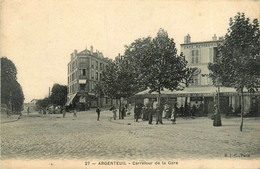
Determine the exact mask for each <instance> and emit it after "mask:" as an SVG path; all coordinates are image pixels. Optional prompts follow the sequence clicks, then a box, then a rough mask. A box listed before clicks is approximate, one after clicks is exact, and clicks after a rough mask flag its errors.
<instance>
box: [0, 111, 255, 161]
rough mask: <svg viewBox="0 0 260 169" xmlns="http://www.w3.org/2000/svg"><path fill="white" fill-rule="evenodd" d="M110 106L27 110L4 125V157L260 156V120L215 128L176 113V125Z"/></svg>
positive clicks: (233, 121) (226, 122) (206, 121)
mask: <svg viewBox="0 0 260 169" xmlns="http://www.w3.org/2000/svg"><path fill="white" fill-rule="evenodd" d="M111 117H112V113H111V112H110V111H102V112H101V120H100V121H97V120H96V113H95V112H94V111H87V112H79V113H78V117H77V118H74V117H73V115H72V114H66V117H65V118H62V115H61V114H58V115H47V116H42V115H38V114H31V115H29V116H27V115H24V116H22V117H21V119H19V120H18V121H15V122H11V123H3V124H1V151H2V152H1V153H2V159H84V160H86V159H174V158H175V159H176V158H179V159H182V158H185V159H199V158H209V159H210V158H225V154H226V155H229V156H230V155H235V154H237V155H241V153H242V154H243V155H246V156H247V155H250V157H244V158H247V159H255V158H259V157H260V144H259V143H260V119H259V118H247V119H245V121H244V131H243V132H240V131H239V124H240V122H239V121H240V119H239V118H232V119H226V118H222V123H223V126H222V127H213V126H212V120H210V119H209V118H196V119H183V118H177V124H176V125H172V124H171V122H170V121H167V120H164V124H163V125H148V122H147V121H140V122H139V123H136V122H134V120H133V117H132V116H129V117H126V118H125V119H124V120H116V121H114V120H112V119H111Z"/></svg>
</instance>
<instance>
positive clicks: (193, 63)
mask: <svg viewBox="0 0 260 169" xmlns="http://www.w3.org/2000/svg"><path fill="white" fill-rule="evenodd" d="M222 41H223V39H222V38H221V37H220V38H219V39H217V37H216V35H214V36H213V37H212V40H210V41H204V42H191V37H190V35H189V34H188V35H187V36H185V37H184V43H183V44H181V45H180V46H181V52H182V53H183V55H184V56H185V59H186V60H187V62H188V63H187V66H188V67H196V68H198V70H199V71H198V72H199V73H198V74H197V75H196V76H194V77H193V82H192V83H191V84H190V85H189V87H187V88H185V89H184V90H182V91H170V90H167V89H165V90H164V91H162V92H161V97H162V101H163V104H164V103H169V104H175V103H177V105H178V107H180V106H185V102H186V101H187V103H188V104H189V105H190V107H193V106H196V107H197V108H200V109H201V112H202V114H203V115H209V114H213V113H214V104H216V103H217V93H218V92H217V90H218V89H217V87H216V86H214V84H213V82H212V80H211V78H210V77H209V76H208V75H209V73H210V72H209V69H208V64H209V63H213V62H214V61H215V59H216V57H217V54H218V45H219V44H221V43H222ZM137 95H138V96H139V99H141V100H142V99H146V100H147V98H148V99H149V100H157V99H156V97H158V93H156V92H153V93H149V89H147V90H146V91H143V92H140V93H138V94H137ZM139 101H140V100H139ZM240 106H241V97H240V95H239V94H238V92H237V91H236V90H235V89H234V88H229V87H220V109H221V112H222V113H225V114H227V113H230V111H231V110H230V108H231V107H232V111H233V112H239V110H240ZM252 112H253V114H255V115H260V93H259V92H256V93H248V92H247V91H246V90H245V93H244V113H245V114H251V113H252ZM237 114H239V113H237Z"/></svg>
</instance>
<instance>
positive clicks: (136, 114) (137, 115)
mask: <svg viewBox="0 0 260 169" xmlns="http://www.w3.org/2000/svg"><path fill="white" fill-rule="evenodd" d="M141 110H142V107H141V105H136V106H135V110H134V116H135V120H136V122H138V118H139V115H140V113H141Z"/></svg>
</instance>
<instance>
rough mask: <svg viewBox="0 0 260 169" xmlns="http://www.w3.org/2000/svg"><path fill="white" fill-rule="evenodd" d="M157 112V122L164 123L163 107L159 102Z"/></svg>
mask: <svg viewBox="0 0 260 169" xmlns="http://www.w3.org/2000/svg"><path fill="white" fill-rule="evenodd" d="M155 113H156V124H158V123H160V124H163V122H162V110H161V107H160V105H159V104H158V103H157V104H156V109H155Z"/></svg>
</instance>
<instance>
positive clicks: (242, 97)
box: [240, 88, 244, 131]
mask: <svg viewBox="0 0 260 169" xmlns="http://www.w3.org/2000/svg"><path fill="white" fill-rule="evenodd" d="M241 103H242V104H241V124H240V131H242V130H243V121H244V119H243V114H244V93H243V88H242V89H241Z"/></svg>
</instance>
